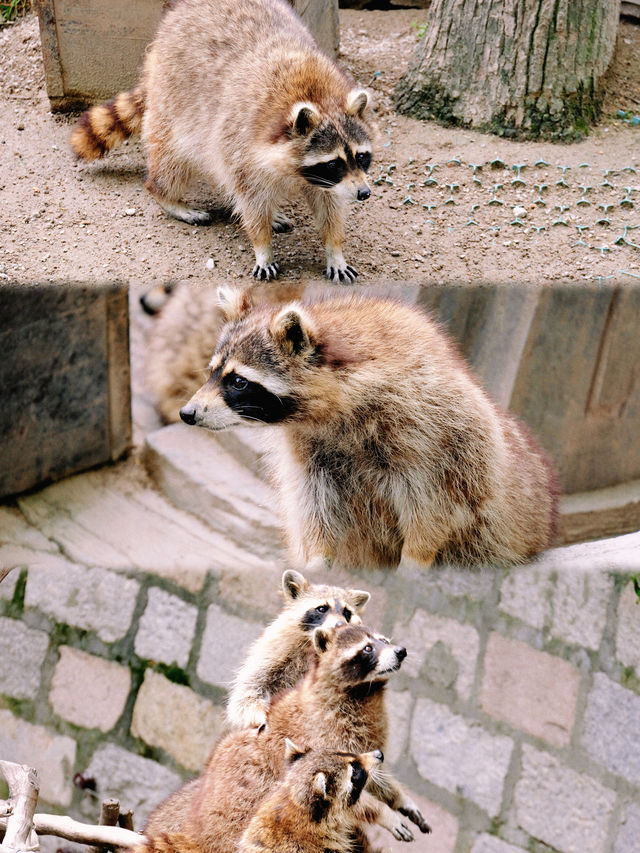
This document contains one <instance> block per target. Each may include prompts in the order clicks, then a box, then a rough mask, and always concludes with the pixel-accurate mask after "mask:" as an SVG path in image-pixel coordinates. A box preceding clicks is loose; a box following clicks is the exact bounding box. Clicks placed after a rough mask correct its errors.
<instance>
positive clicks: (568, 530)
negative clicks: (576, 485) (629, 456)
mask: <svg viewBox="0 0 640 853" xmlns="http://www.w3.org/2000/svg"><path fill="white" fill-rule="evenodd" d="M638 529H640V480H632V481H631V482H629V483H622V484H621V485H619V486H611V487H609V488H606V489H596V490H594V491H592V492H577V493H576V494H573V495H566V496H564V497H562V498H561V499H560V517H559V520H558V544H559V545H568V544H571V543H573V542H585V541H587V540H591V539H602V538H604V537H605V536H617V535H620V534H622V533H632V532H633V531H636V530H638Z"/></svg>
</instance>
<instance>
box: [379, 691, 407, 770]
mask: <svg viewBox="0 0 640 853" xmlns="http://www.w3.org/2000/svg"><path fill="white" fill-rule="evenodd" d="M412 704H413V697H412V696H411V693H409V691H408V690H403V691H402V692H400V691H398V690H387V700H386V708H387V715H388V717H389V734H388V737H387V745H386V747H385V750H384V760H385V764H395V763H396V761H398V759H399V758H400V756H401V755H402V754H403V753H404V751H405V749H406V747H407V741H408V739H409V724H410V722H411V706H412Z"/></svg>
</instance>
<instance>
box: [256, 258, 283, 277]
mask: <svg viewBox="0 0 640 853" xmlns="http://www.w3.org/2000/svg"><path fill="white" fill-rule="evenodd" d="M279 272H280V267H279V266H278V264H277V263H276V262H275V261H273V262H272V263H270V264H265V265H264V266H263V265H262V264H256V265H255V267H254V268H253V270H252V272H251V275H252V276H253V277H254V278H258V279H260V281H270V280H271V279H272V278H277V277H278V273H279Z"/></svg>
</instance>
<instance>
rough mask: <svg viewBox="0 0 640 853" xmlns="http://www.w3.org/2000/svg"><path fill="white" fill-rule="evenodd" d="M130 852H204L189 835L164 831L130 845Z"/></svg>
mask: <svg viewBox="0 0 640 853" xmlns="http://www.w3.org/2000/svg"><path fill="white" fill-rule="evenodd" d="M129 853H202V850H201V848H200V846H199V845H198V843H197V842H196V841H195V840H194V839H192V838H190V837H189V836H188V835H184V834H183V833H179V832H163V833H161V834H160V835H154V836H152V837H151V838H147V839H146V840H145V841H143V842H141V843H140V844H135V845H134V846H133V847H130V848H129Z"/></svg>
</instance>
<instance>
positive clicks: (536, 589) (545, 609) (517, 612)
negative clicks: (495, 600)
mask: <svg viewBox="0 0 640 853" xmlns="http://www.w3.org/2000/svg"><path fill="white" fill-rule="evenodd" d="M552 587H553V576H552V572H551V570H550V569H544V568H541V567H540V566H539V565H538V564H536V563H534V565H532V566H522V568H520V567H518V570H517V571H516V572H509V574H508V575H507V576H506V578H505V579H504V581H503V582H502V586H501V587H500V604H499V607H500V610H502V611H503V612H504V613H508V614H509V615H510V616H515V617H516V619H520V620H521V621H522V622H524V623H525V624H526V625H532V626H533V627H534V628H537V629H538V630H539V631H541V630H542V629H543V628H544V626H545V625H547V624H549V622H550V620H551V591H552Z"/></svg>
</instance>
